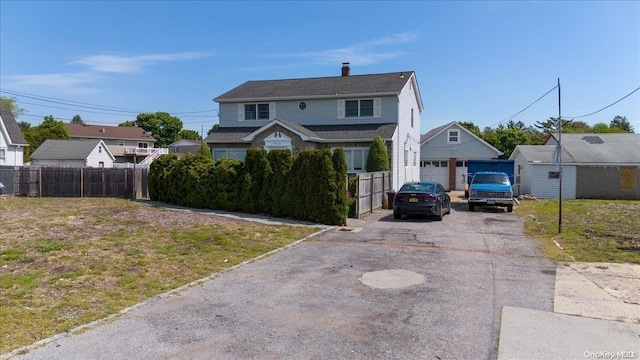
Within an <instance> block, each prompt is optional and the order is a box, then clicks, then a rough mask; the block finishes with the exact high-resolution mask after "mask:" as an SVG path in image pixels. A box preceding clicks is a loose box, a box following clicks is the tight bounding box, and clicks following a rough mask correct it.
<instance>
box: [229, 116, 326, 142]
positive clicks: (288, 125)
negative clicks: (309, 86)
mask: <svg viewBox="0 0 640 360" xmlns="http://www.w3.org/2000/svg"><path fill="white" fill-rule="evenodd" d="M275 125H280V126H282V127H284V128H285V129H287V130H289V131H291V132H293V133H295V134H296V135H298V136H300V138H301V139H302V140H304V141H314V140H315V141H317V140H320V137H318V135H317V134H315V133H314V132H313V131H310V130H308V129H307V128H305V127H304V126H302V125H299V124H296V123H293V122H290V121H285V120H281V119H274V120H272V121H270V122H269V123H268V124H266V125H264V126H262V127H260V128H258V129H257V130H255V131H253V132H252V133H250V134H249V135H247V136H245V137H243V138H242V140H244V141H253V138H254V137H255V136H256V135H258V134H259V133H261V132H263V131H265V130H267V129H269V128H270V127H273V126H275Z"/></svg>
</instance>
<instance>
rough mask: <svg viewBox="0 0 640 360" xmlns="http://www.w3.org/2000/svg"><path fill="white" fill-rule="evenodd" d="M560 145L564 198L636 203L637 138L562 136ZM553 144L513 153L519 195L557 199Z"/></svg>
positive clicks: (639, 175)
mask: <svg viewBox="0 0 640 360" xmlns="http://www.w3.org/2000/svg"><path fill="white" fill-rule="evenodd" d="M561 143H562V149H563V152H562V197H563V198H568V199H573V198H578V199H628V200H640V134H629V133H624V134H562V140H561ZM556 144H557V139H556V138H555V137H553V136H550V137H549V139H547V142H546V144H545V145H518V146H517V147H516V149H515V150H514V151H513V153H512V154H511V156H510V159H512V160H514V164H515V167H516V186H515V188H516V192H517V193H518V194H528V193H531V194H534V195H536V196H537V197H539V198H556V199H557V198H558V186H559V185H558V182H559V180H558V179H557V175H558V170H559V169H558V167H557V165H556ZM552 189H555V190H554V191H552Z"/></svg>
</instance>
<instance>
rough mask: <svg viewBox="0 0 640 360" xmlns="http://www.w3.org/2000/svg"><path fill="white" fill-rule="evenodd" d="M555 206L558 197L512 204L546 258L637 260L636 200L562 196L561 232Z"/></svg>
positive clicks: (639, 207) (639, 218) (639, 217)
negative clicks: (587, 198)
mask: <svg viewBox="0 0 640 360" xmlns="http://www.w3.org/2000/svg"><path fill="white" fill-rule="evenodd" d="M558 208H559V203H558V200H522V201H521V202H520V205H519V206H517V207H516V208H515V211H516V213H517V214H518V215H520V216H522V217H524V218H525V219H526V232H527V233H528V234H529V235H531V236H533V237H535V238H536V239H538V240H540V241H542V242H543V243H544V245H545V253H546V255H547V256H548V257H549V258H550V259H552V260H554V261H578V262H613V263H631V264H640V201H633V200H628V201H626V200H563V201H562V232H561V233H558V228H559V227H558V219H559V211H558ZM554 240H555V242H557V243H558V244H559V245H560V247H562V249H560V247H558V246H557V245H556V244H555V243H554Z"/></svg>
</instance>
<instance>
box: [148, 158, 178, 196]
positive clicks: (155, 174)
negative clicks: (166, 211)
mask: <svg viewBox="0 0 640 360" xmlns="http://www.w3.org/2000/svg"><path fill="white" fill-rule="evenodd" d="M177 161H178V158H177V157H176V156H175V155H174V154H165V155H160V156H159V157H158V158H157V159H155V160H154V161H153V162H152V163H151V165H149V173H148V175H147V178H148V187H149V198H150V199H151V200H154V201H162V202H169V199H168V191H167V190H168V189H167V180H168V175H169V172H170V171H171V168H172V167H173V165H174V163H175V162H177Z"/></svg>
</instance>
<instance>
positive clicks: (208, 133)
mask: <svg viewBox="0 0 640 360" xmlns="http://www.w3.org/2000/svg"><path fill="white" fill-rule="evenodd" d="M219 128H220V124H213V126H212V127H211V129H209V131H207V135H210V134H211V133H212V132H214V131H218V129H219Z"/></svg>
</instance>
